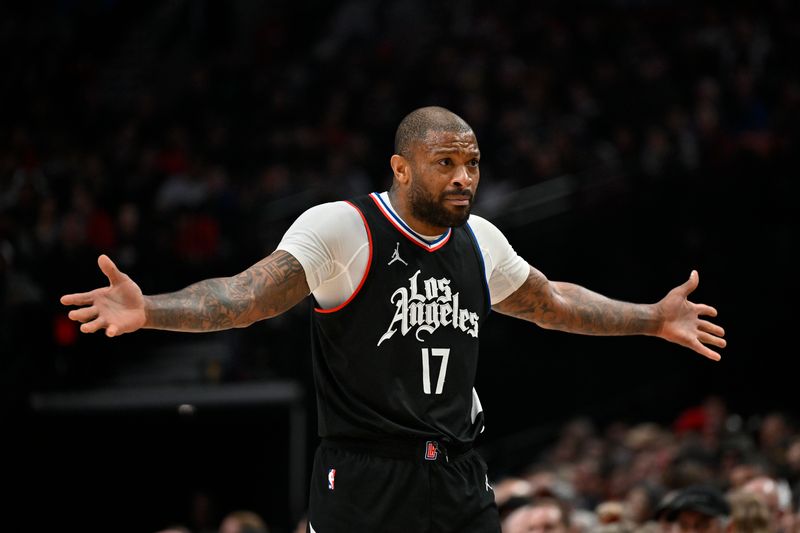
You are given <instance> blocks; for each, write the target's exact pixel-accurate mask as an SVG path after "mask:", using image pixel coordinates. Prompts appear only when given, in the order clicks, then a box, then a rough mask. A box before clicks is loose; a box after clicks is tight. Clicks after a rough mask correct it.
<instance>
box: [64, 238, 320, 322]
mask: <svg viewBox="0 0 800 533" xmlns="http://www.w3.org/2000/svg"><path fill="white" fill-rule="evenodd" d="M97 263H98V265H99V266H100V269H101V270H102V271H103V273H104V274H105V275H106V277H107V278H108V281H109V286H108V287H102V288H99V289H95V290H93V291H90V292H84V293H76V294H68V295H65V296H62V297H61V303H62V304H64V305H76V306H81V307H80V309H74V310H72V311H70V312H69V318H71V319H72V320H75V321H78V322H81V323H82V324H81V331H82V332H84V333H94V332H95V331H98V330H100V329H105V330H106V335H107V336H109V337H114V336H116V335H121V334H123V333H131V332H133V331H136V330H138V329H140V328H150V329H164V330H172V331H191V332H203V331H218V330H222V329H229V328H237V327H245V326H249V325H250V324H252V323H254V322H256V321H258V320H263V319H265V318H270V317H273V316H276V315H279V314H281V313H283V312H284V311H287V310H288V309H290V308H291V307H293V306H294V305H296V304H297V303H299V302H300V301H301V300H302V299H303V298H305V297H306V296H307V295H308V293H309V290H308V284H307V283H306V278H305V273H304V271H303V267H302V266H301V265H300V263H299V262H298V261H297V260H296V259H295V258H294V257H293V256H292V255H291V254H289V253H288V252H285V251H283V250H278V251H276V252H274V253H272V254H271V255H269V256H268V257H266V258H264V259H262V260H261V261H259V262H258V263H256V264H255V265H253V266H251V267H250V268H248V269H247V270H245V271H244V272H241V273H239V274H237V275H235V276H231V277H228V278H213V279H207V280H203V281H200V282H198V283H195V284H193V285H190V286H188V287H186V288H185V289H183V290H180V291H177V292H172V293H168V294H158V295H154V296H145V295H143V294H142V291H141V289H140V288H139V286H138V285H136V283H134V282H133V280H132V279H131V278H130V277H128V276H127V275H126V274H124V273H123V272H120V270H119V269H118V268H117V267H116V265H114V263H113V262H112V261H111V259H109V258H108V256H106V255H101V256H100V257H99V258H98V259H97Z"/></svg>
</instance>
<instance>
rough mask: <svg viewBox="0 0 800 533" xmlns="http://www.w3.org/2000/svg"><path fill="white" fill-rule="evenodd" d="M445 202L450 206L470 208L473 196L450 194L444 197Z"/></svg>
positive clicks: (468, 194)
mask: <svg viewBox="0 0 800 533" xmlns="http://www.w3.org/2000/svg"><path fill="white" fill-rule="evenodd" d="M444 201H445V203H448V204H450V205H457V206H464V207H468V206H469V205H471V204H472V194H471V193H465V194H450V195H447V196H445V197H444Z"/></svg>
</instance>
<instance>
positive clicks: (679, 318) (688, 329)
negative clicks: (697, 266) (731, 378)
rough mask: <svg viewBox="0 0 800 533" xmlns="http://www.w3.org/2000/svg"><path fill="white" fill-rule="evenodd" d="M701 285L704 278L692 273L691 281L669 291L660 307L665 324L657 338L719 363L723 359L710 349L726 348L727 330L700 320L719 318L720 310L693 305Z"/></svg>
mask: <svg viewBox="0 0 800 533" xmlns="http://www.w3.org/2000/svg"><path fill="white" fill-rule="evenodd" d="M699 283H700V276H699V275H698V273H697V271H696V270H692V273H691V274H690V275H689V279H688V280H687V281H686V282H685V283H683V284H682V285H679V286H677V287H675V288H674V289H672V290H671V291H669V292H668V293H667V295H666V296H665V297H664V298H662V299H661V301H660V302H658V303H657V304H656V306H657V308H658V310H659V314H660V315H661V317H662V319H663V322H662V325H661V329H659V331H658V333H657V334H656V335H657V336H658V337H661V338H662V339H665V340H668V341H670V342H674V343H676V344H680V345H681V346H685V347H687V348H690V349H692V350H694V351H695V352H697V353H699V354H700V355H703V356H705V357H708V358H709V359H712V360H714V361H719V360H720V359H721V358H722V356H720V354H719V353H718V352H716V351H714V350H712V349H711V348H709V346H715V347H717V348H724V347H725V346H726V345H727V342H726V341H725V339H724V338H723V337H724V335H725V330H724V329H722V328H721V327H720V326H718V325H716V324H714V323H712V322H709V321H708V320H704V319H702V318H700V317H702V316H708V317H712V318H713V317H716V316H717V310H716V309H714V308H713V307H711V306H710V305H705V304H696V303H694V302H690V301H689V295H690V294H691V293H692V291H694V290H695V289H696V288H697V285H698V284H699Z"/></svg>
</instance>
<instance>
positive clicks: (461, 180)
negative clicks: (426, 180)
mask: <svg viewBox="0 0 800 533" xmlns="http://www.w3.org/2000/svg"><path fill="white" fill-rule="evenodd" d="M472 181H473V178H472V176H471V175H470V172H469V169H468V168H467V167H466V165H460V166H458V167H456V170H455V172H454V173H453V178H452V179H451V180H450V182H451V183H452V184H453V186H454V187H456V188H458V189H464V188H467V187H469V186H470V185H472Z"/></svg>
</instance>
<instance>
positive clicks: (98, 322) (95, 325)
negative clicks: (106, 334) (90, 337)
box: [81, 317, 108, 333]
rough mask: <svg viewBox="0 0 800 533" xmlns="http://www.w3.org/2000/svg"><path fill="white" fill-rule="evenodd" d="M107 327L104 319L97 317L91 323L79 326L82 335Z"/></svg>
mask: <svg viewBox="0 0 800 533" xmlns="http://www.w3.org/2000/svg"><path fill="white" fill-rule="evenodd" d="M107 325H108V324H107V323H106V320H105V319H104V318H101V317H97V318H96V319H94V320H92V321H91V322H86V323H85V324H81V331H82V332H83V333H94V332H95V331H97V330H99V329H103V328H104V327H106V326H107Z"/></svg>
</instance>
